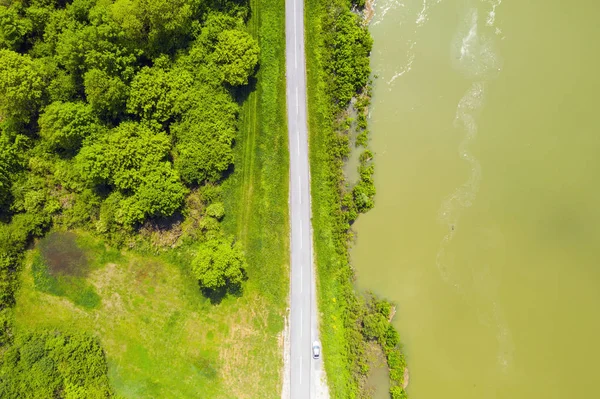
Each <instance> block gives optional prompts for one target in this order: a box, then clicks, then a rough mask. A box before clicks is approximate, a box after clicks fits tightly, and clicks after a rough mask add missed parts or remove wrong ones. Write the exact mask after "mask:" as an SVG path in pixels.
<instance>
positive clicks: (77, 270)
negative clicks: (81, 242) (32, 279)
mask: <svg viewBox="0 0 600 399" xmlns="http://www.w3.org/2000/svg"><path fill="white" fill-rule="evenodd" d="M76 238H77V236H76V235H75V234H74V233H70V232H55V233H51V234H49V235H48V236H47V237H46V238H44V239H43V240H41V241H40V242H39V243H38V247H39V249H40V253H41V254H42V258H43V260H44V263H45V264H46V265H47V266H48V271H49V272H50V274H51V275H53V276H58V275H62V276H73V277H84V276H86V275H87V273H88V271H89V268H88V259H87V257H86V255H85V252H83V250H82V249H81V248H79V246H78V245H77V241H76Z"/></svg>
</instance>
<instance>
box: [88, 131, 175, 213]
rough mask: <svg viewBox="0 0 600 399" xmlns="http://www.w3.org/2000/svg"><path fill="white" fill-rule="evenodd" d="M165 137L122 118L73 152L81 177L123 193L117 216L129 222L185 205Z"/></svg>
mask: <svg viewBox="0 0 600 399" xmlns="http://www.w3.org/2000/svg"><path fill="white" fill-rule="evenodd" d="M169 149H170V140H169V137H168V136H167V135H166V134H164V133H156V132H155V131H153V130H152V129H150V128H149V127H147V126H145V125H142V124H139V123H135V122H125V123H122V124H121V125H119V126H118V127H117V128H115V129H113V130H112V131H110V132H109V133H107V134H105V135H103V136H101V137H100V138H99V139H98V141H97V142H95V143H93V144H90V145H85V146H84V147H83V148H82V149H81V151H80V152H79V154H78V155H77V157H76V166H77V168H78V170H79V173H80V176H81V178H82V179H84V180H87V181H88V183H89V184H91V185H101V184H104V185H108V186H110V187H113V188H114V189H116V190H118V192H120V193H121V195H122V196H123V199H122V201H121V210H120V211H119V213H118V216H117V221H119V222H120V223H122V224H124V225H132V224H134V223H138V222H141V221H143V220H144V219H145V218H146V217H148V216H170V215H172V214H173V212H175V211H176V210H177V209H179V208H180V207H181V205H182V204H183V200H184V197H185V194H186V193H187V190H186V188H185V187H184V186H183V185H182V184H181V182H180V179H179V175H178V173H177V172H176V171H175V170H173V168H172V166H171V163H170V162H169V161H167V160H166V157H167V155H168V152H169Z"/></svg>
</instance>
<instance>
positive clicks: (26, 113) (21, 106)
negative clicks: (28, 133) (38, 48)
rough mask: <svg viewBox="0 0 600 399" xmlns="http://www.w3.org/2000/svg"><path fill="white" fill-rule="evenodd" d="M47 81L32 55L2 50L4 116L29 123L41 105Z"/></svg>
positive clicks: (0, 101) (1, 105)
mask: <svg viewBox="0 0 600 399" xmlns="http://www.w3.org/2000/svg"><path fill="white" fill-rule="evenodd" d="M43 88H44V80H43V77H42V75H41V74H40V72H39V68H38V65H37V64H36V62H35V61H34V60H32V59H31V58H30V57H29V56H28V55H21V54H18V53H15V52H14V51H11V50H0V93H2V95H0V114H1V115H0V117H1V118H2V119H7V118H11V119H14V120H15V121H17V122H24V123H28V122H29V121H30V119H31V117H32V116H33V115H34V113H35V112H37V109H38V107H39V106H40V104H41V100H42V94H43Z"/></svg>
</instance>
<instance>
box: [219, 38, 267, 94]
mask: <svg viewBox="0 0 600 399" xmlns="http://www.w3.org/2000/svg"><path fill="white" fill-rule="evenodd" d="M258 54H259V49H258V43H257V41H256V40H255V39H254V38H253V37H252V36H250V34H249V33H247V32H244V31H241V30H237V29H231V30H226V31H223V32H221V33H220V34H219V39H218V42H217V46H216V48H215V52H214V55H213V56H214V60H215V62H216V63H217V65H219V66H220V68H221V72H222V73H223V80H224V81H225V82H226V83H228V84H230V85H232V86H240V85H245V84H248V77H249V76H250V75H252V73H253V72H254V69H255V68H256V64H258Z"/></svg>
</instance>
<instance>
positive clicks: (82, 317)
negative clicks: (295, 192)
mask: <svg viewBox="0 0 600 399" xmlns="http://www.w3.org/2000/svg"><path fill="white" fill-rule="evenodd" d="M251 5H252V10H253V12H254V14H253V15H252V18H251V20H250V23H249V30H250V31H251V33H252V34H253V35H254V36H255V37H257V38H258V39H259V41H260V45H261V49H262V51H261V56H260V57H261V58H260V70H259V73H258V77H257V78H258V79H257V84H256V89H255V90H254V91H251V92H250V93H249V95H248V98H247V99H245V102H244V104H243V107H242V112H241V115H240V132H239V134H238V139H237V142H236V147H235V151H236V159H235V170H234V171H233V173H232V174H231V175H230V176H229V177H228V179H227V180H226V181H225V182H224V183H223V189H224V190H223V197H224V200H225V204H226V217H225V220H224V222H223V223H224V227H225V229H226V231H227V232H228V233H231V234H234V235H235V236H236V237H237V238H238V239H240V240H241V241H242V242H243V243H244V247H245V252H246V255H247V258H248V269H247V275H248V280H247V281H246V283H244V286H243V294H242V295H241V296H239V297H236V296H228V297H225V298H224V299H223V300H222V302H221V303H220V304H218V305H214V304H212V303H211V302H210V301H209V300H208V299H207V298H205V297H203V296H202V295H201V294H200V292H199V290H198V285H197V283H196V281H195V279H194V278H193V277H192V276H191V275H190V271H189V263H188V261H189V259H190V256H189V255H190V254H189V251H188V250H187V249H185V248H184V249H182V250H180V251H175V252H168V253H163V254H161V255H158V256H153V255H150V254H146V253H144V254H140V253H139V252H136V251H122V252H116V251H112V250H110V249H107V248H106V247H105V245H104V244H103V242H102V241H100V240H99V239H97V238H94V237H92V236H90V235H88V234H87V233H85V232H82V231H79V232H77V243H78V246H79V247H80V248H81V250H82V251H83V253H84V254H85V258H86V259H88V260H89V262H86V263H85V266H84V268H85V270H84V271H83V274H81V275H79V276H78V277H77V278H76V279H71V280H69V281H60V280H61V277H59V278H54V277H52V276H50V277H49V276H48V273H44V272H43V270H42V272H41V273H40V272H39V270H40V265H39V250H34V251H32V252H30V253H28V254H27V260H26V262H25V266H24V268H23V269H24V270H23V273H22V275H21V284H20V285H21V286H20V289H19V292H18V296H17V301H16V302H17V306H16V308H15V329H16V330H19V329H20V330H23V331H31V330H32V329H36V328H51V329H52V328H57V329H59V330H61V331H77V332H79V331H84V332H89V333H90V334H93V335H97V336H99V337H100V341H101V344H102V347H103V348H104V350H105V352H106V356H107V360H108V365H109V376H110V380H111V385H112V386H113V387H114V390H115V392H116V393H117V394H118V395H120V396H123V397H179V398H185V397H194V398H197V397H204V398H275V397H279V395H280V394H279V392H280V388H281V375H280V371H281V366H282V360H281V347H280V344H281V342H280V333H281V331H282V329H283V316H284V313H285V307H286V300H287V287H288V227H287V226H288V220H287V219H288V208H287V206H288V205H287V204H288V172H287V170H288V167H287V166H288V155H287V131H286V121H285V79H284V73H285V69H284V65H285V64H284V62H285V61H284V54H285V49H284V45H285V41H284V40H285V38H284V4H283V1H276V2H274V1H267V0H253V1H251ZM80 266H81V265H80ZM81 267H83V266H81ZM32 269H35V270H37V271H36V272H35V273H34V272H32ZM41 269H43V266H42V267H41ZM49 279H50V280H49ZM72 281H77V284H75V285H73V284H70V282H72ZM57 287H58V288H57Z"/></svg>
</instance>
